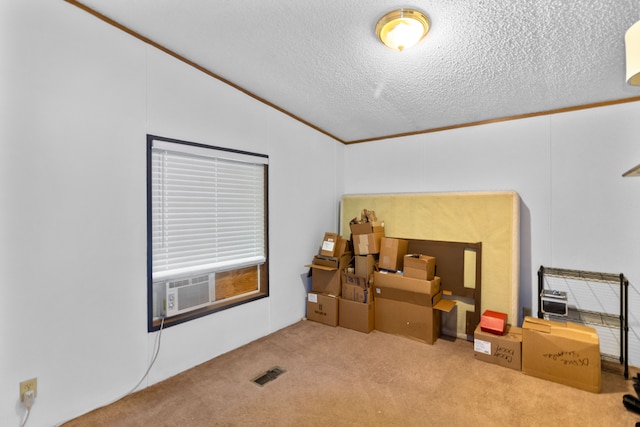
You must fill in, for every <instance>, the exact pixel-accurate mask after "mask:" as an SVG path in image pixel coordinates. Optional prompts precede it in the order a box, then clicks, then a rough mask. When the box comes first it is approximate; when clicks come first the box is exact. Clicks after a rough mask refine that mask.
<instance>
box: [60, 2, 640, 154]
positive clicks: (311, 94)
mask: <svg viewBox="0 0 640 427" xmlns="http://www.w3.org/2000/svg"><path fill="white" fill-rule="evenodd" d="M70 3H75V4H77V5H80V6H84V7H86V8H88V9H91V10H92V11H95V12H97V14H99V15H103V16H104V17H106V18H108V19H111V20H113V21H115V22H116V23H118V24H119V25H121V26H122V27H126V28H127V29H129V30H132V31H134V32H136V33H138V34H139V35H141V36H143V37H146V38H148V39H149V40H150V41H152V42H153V43H156V44H158V45H160V46H163V47H164V48H166V49H168V50H170V51H172V52H174V53H176V54H177V55H179V56H181V57H183V58H185V59H187V60H189V61H192V62H193V63H195V64H197V65H199V66H200V67H202V68H204V69H206V70H208V71H209V72H210V73H213V74H215V75H216V76H219V77H220V78H222V79H225V80H228V81H229V82H231V83H232V84H234V85H237V86H238V87H240V88H242V89H244V90H245V91H246V92H249V93H251V94H253V95H254V96H256V97H258V98H259V99H261V100H264V101H266V102H267V103H270V104H272V105H274V106H276V107H277V108H279V109H282V110H284V111H285V112H287V113H289V114H290V115H293V116H295V117H296V118H299V119H300V120H302V121H304V122H306V123H308V124H310V125H312V126H313V127H316V128H318V129H320V130H322V131H324V132H325V133H327V134H329V135H331V136H333V137H334V138H336V139H338V140H340V141H343V142H347V143H349V142H355V141H362V140H370V139H376V138H381V137H386V136H394V135H399V134H405V133H414V132H422V131H429V130H434V129H440V128H446V127H451V126H459V125H465V124H470V123H476V122H482V121H489V120H495V119H502V118H508V117H513V116H521V115H528V114H535V113H542V112H548V111H553V110H558V109H565V108H571V107H582V106H585V105H591V104H597V103H603V102H611V101H620V100H627V99H629V98H635V97H638V96H640V89H639V88H635V87H631V86H628V85H627V84H626V83H625V57H624V33H625V31H626V30H627V28H629V27H630V26H631V25H632V24H633V23H634V22H636V21H637V20H639V19H640V0H635V1H624V0H590V1H585V0H573V1H571V0H526V1H525V0H521V1H513V0H504V1H497V0H477V1H451V0H429V1H413V2H412V3H410V4H406V3H402V2H401V3H394V2H389V1H388V0H367V1H345V0H315V1H300V0H277V1H276V0H234V1H211V0H135V1H132V0H80V2H76V1H70ZM400 7H413V8H417V9H419V10H421V11H423V12H425V13H426V14H427V15H428V16H429V18H430V19H431V23H432V27H431V30H430V32H429V34H428V35H427V38H426V39H425V40H424V41H423V42H422V43H421V44H420V45H418V46H416V47H414V48H412V49H409V50H406V51H404V52H395V51H392V50H390V49H388V48H386V47H385V46H383V45H382V44H381V43H380V42H379V41H378V39H377V37H376V35H375V34H374V27H375V24H376V22H377V20H378V19H379V18H380V17H381V16H382V15H383V14H384V13H386V12H388V11H390V10H392V9H396V8H400Z"/></svg>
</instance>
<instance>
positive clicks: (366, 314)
mask: <svg viewBox="0 0 640 427" xmlns="http://www.w3.org/2000/svg"><path fill="white" fill-rule="evenodd" d="M339 312H340V314H339V316H338V319H339V322H338V324H339V325H340V326H342V327H343V328H348V329H353V330H355V331H360V332H364V333H366V334H368V333H369V332H371V331H372V330H373V325H374V319H375V317H374V313H375V303H374V302H373V301H372V302H370V303H368V304H364V303H361V302H355V301H347V300H344V299H340V304H339Z"/></svg>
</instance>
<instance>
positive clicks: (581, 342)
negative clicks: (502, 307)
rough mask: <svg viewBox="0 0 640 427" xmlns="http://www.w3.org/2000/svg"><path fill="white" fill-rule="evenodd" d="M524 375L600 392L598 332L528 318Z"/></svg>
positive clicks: (525, 329)
mask: <svg viewBox="0 0 640 427" xmlns="http://www.w3.org/2000/svg"><path fill="white" fill-rule="evenodd" d="M522 372H524V373H525V374H528V375H532V376H535V377H538V378H543V379H545V380H549V381H554V382H557V383H561V384H566V385H568V386H571V387H575V388H579V389H582V390H586V391H590V392H593V393H599V392H600V379H601V371H600V341H599V339H598V333H597V331H596V330H595V329H594V328H590V327H588V326H583V325H579V324H576V323H571V322H556V321H553V320H545V319H538V318H534V317H529V316H527V317H525V319H524V322H523V324H522Z"/></svg>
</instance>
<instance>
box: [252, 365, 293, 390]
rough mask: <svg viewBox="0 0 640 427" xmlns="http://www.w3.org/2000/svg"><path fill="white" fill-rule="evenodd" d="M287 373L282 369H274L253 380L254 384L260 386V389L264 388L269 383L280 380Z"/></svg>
mask: <svg viewBox="0 0 640 427" xmlns="http://www.w3.org/2000/svg"><path fill="white" fill-rule="evenodd" d="M285 372H287V371H285V370H284V369H282V368H278V367H274V368H271V369H269V370H268V371H267V372H265V373H264V374H261V375H259V376H258V377H257V378H255V379H254V380H253V382H254V383H256V384H258V385H259V386H260V387H262V386H264V385H265V384H266V383H268V382H269V381H273V380H275V379H276V378H278V377H279V376H280V375H282V374H284V373H285Z"/></svg>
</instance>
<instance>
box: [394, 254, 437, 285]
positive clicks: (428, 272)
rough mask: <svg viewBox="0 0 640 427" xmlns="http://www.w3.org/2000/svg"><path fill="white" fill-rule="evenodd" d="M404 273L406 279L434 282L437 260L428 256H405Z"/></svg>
mask: <svg viewBox="0 0 640 427" xmlns="http://www.w3.org/2000/svg"><path fill="white" fill-rule="evenodd" d="M402 271H403V273H404V275H405V277H412V278H414V279H422V280H433V278H434V277H435V275H436V258H435V257H432V256H428V255H415V254H410V255H405V256H404V262H403V267H402Z"/></svg>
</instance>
